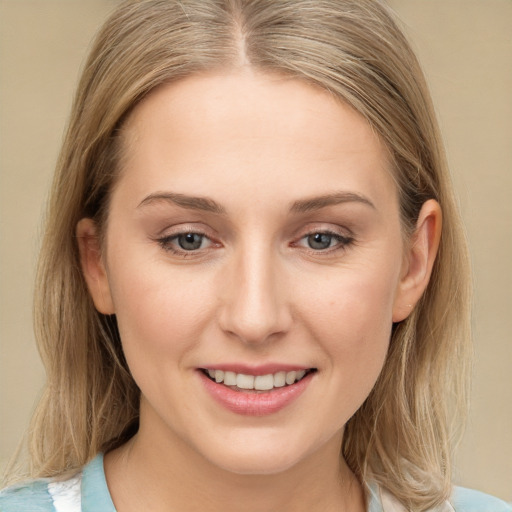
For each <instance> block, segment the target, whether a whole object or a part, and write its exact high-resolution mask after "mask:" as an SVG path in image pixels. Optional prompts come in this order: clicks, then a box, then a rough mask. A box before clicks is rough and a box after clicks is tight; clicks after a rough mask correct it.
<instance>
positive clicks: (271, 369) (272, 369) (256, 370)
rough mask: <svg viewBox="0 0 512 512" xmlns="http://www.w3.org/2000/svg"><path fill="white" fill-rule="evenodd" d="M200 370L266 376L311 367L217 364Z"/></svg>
mask: <svg viewBox="0 0 512 512" xmlns="http://www.w3.org/2000/svg"><path fill="white" fill-rule="evenodd" d="M199 369H202V370H222V371H224V372H234V373H243V374H244V375H254V376H258V375H268V374H270V373H272V374H273V373H277V372H292V371H300V370H311V369H313V367H311V366H304V365H300V364H281V363H267V364H261V365H250V364H245V363H219V364H207V365H205V366H201V367H200V368H199Z"/></svg>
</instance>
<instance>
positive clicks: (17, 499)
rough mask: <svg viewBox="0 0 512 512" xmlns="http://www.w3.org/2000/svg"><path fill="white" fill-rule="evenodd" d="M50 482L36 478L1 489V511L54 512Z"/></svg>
mask: <svg viewBox="0 0 512 512" xmlns="http://www.w3.org/2000/svg"><path fill="white" fill-rule="evenodd" d="M48 483H49V482H48V481H47V480H36V481H33V482H30V483H26V484H22V485H15V486H13V487H8V488H7V489H4V490H3V491H0V512H53V511H54V508H53V499H52V497H51V495H50V493H49V491H48Z"/></svg>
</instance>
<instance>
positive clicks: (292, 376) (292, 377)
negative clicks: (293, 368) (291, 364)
mask: <svg viewBox="0 0 512 512" xmlns="http://www.w3.org/2000/svg"><path fill="white" fill-rule="evenodd" d="M295 377H297V372H288V373H287V374H286V384H288V385H290V384H293V383H294V382H295Z"/></svg>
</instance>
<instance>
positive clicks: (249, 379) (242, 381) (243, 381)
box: [236, 373, 254, 389]
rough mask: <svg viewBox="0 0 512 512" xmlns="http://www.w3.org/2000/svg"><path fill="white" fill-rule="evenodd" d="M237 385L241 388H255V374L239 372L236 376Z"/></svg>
mask: <svg viewBox="0 0 512 512" xmlns="http://www.w3.org/2000/svg"><path fill="white" fill-rule="evenodd" d="M236 387H237V388H240V389H254V376H253V375H244V374H243V373H239V374H237V376H236Z"/></svg>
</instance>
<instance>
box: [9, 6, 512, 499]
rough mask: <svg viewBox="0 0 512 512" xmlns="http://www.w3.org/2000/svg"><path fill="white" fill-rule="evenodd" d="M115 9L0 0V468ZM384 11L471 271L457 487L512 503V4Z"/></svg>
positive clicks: (16, 422) (27, 383)
mask: <svg viewBox="0 0 512 512" xmlns="http://www.w3.org/2000/svg"><path fill="white" fill-rule="evenodd" d="M276 1H278V0H276ZM114 3H115V1H114V0H103V1H100V0H85V1H84V0H0V66H1V68H0V87H1V89H0V102H1V103H0V144H1V147H0V464H2V463H4V462H5V460H6V459H7V458H8V457H9V456H10V454H11V453H12V451H13V449H14V447H15V446H16V444H17V443H18V441H19V439H20V437H21V436H22V433H23V431H24V429H25V428H26V425H27V422H28V418H29V416H30V411H31V409H32V407H33V404H34V401H35V400H36V398H37V396H38V392H39V390H40V388H41V384H42V381H43V370H42V368H41V365H40V363H39V359H38V356H37V352H36V349H35V346H34V341H33V334H32V327H31V296H32V282H33V275H34V270H33V269H34V261H35V256H36V253H37V247H38V240H39V232H40V224H41V212H42V209H43V204H44V199H45V195H46V190H47V188H48V184H49V180H50V176H51V173H52V169H53V166H54V162H55V159H56V155H57V151H58V148H59V143H60V140H61V136H62V131H63V127H64V124H65V122H66V117H67V114H68V110H69V107H70V102H71V95H72V91H73V88H74V85H75V83H76V80H77V76H78V70H79V68H80V65H81V63H82V62H83V59H84V56H85V54H86V50H87V48H88V44H89V41H90V38H91V36H92V34H93V33H94V31H95V30H96V28H97V27H98V25H99V23H100V22H101V20H102V19H104V16H105V14H106V13H107V12H108V11H109V10H110V8H111V7H112V6H113V5H114ZM390 3H391V5H392V6H393V7H394V8H395V9H396V11H397V12H398V13H399V15H400V16H401V18H402V19H403V20H404V25H405V28H406V31H407V32H408V33H409V35H410V37H411V39H412V41H413V44H414V46H415V48H416V49H417V51H418V53H419V56H420V59H421V60H422V62H423V64H424V66H425V69H426V73H427V75H428V78H429V81H430V83H431V87H432V92H433V96H434V101H435V103H436V106H437V110H438V113H439V117H440V121H441V125H442V129H443V132H444V134H445V137H446V144H447V148H448V155H449V159H450V162H451V166H452V171H453V175H454V180H455V183H456V187H457V189H458V192H459V196H460V200H461V206H462V210H463V215H464V217H465V220H466V224H467V230H468V235H469V240H470V245H471V252H472V257H473V264H474V270H475V288H476V295H475V315H474V327H475V352H476V363H475V379H474V386H473V388H474V389H473V406H472V414H471V418H470V424H469V427H468V430H467V434H466V436H465V440H464V443H463V445H462V447H461V449H460V452H459V460H458V469H457V483H462V484H463V485H466V486H471V487H477V488H479V489H481V490H484V491H487V492H490V493H493V494H496V495H498V496H500V497H502V498H505V499H507V500H512V271H511V262H512V258H511V255H512V200H511V194H512V28H511V27H512V1H511V0H391V1H390Z"/></svg>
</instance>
